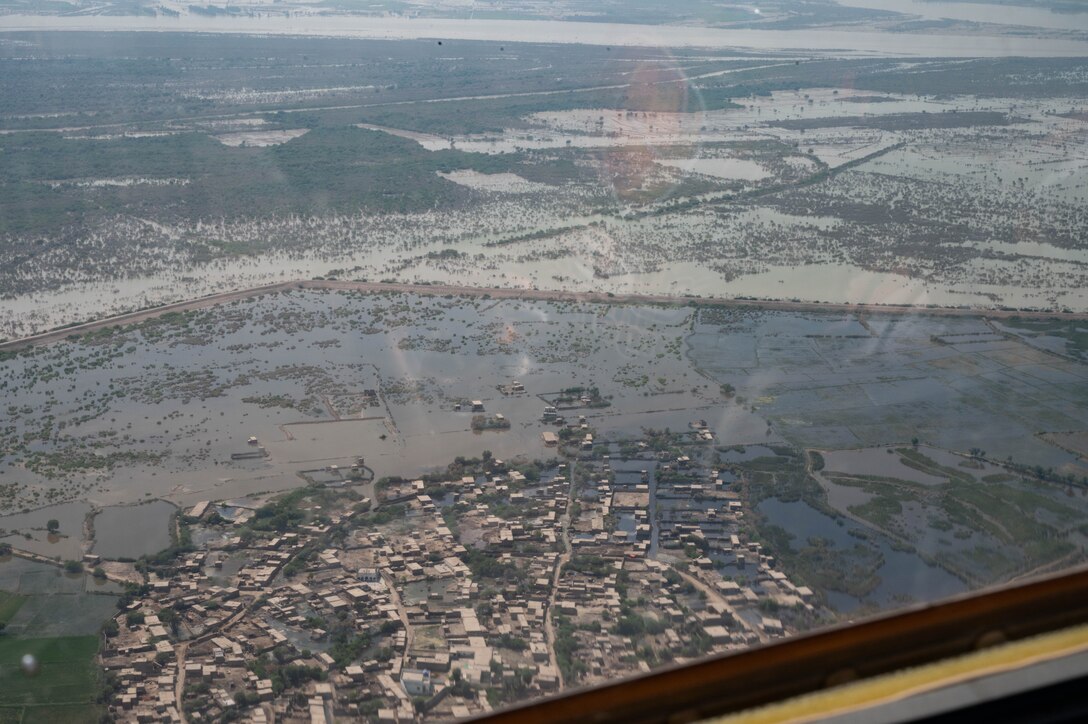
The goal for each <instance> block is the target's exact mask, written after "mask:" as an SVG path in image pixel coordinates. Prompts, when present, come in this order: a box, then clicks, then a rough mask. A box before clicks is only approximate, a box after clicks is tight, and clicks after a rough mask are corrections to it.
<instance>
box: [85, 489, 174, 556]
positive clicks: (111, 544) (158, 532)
mask: <svg viewBox="0 0 1088 724" xmlns="http://www.w3.org/2000/svg"><path fill="white" fill-rule="evenodd" d="M175 511H176V508H175V507H174V506H173V505H171V504H170V503H167V502H165V501H162V500H156V501H154V502H151V503H144V504H142V505H127V506H111V507H108V508H103V509H102V510H101V511H99V513H98V515H96V516H95V518H94V548H93V549H92V551H91V552H92V553H94V554H95V555H99V556H101V557H103V558H108V559H113V560H116V559H118V558H132V559H136V558H140V557H141V556H145V555H152V554H155V553H158V552H159V551H161V550H163V549H164V548H168V547H169V546H170V520H171V516H172V515H173V514H174V512H175Z"/></svg>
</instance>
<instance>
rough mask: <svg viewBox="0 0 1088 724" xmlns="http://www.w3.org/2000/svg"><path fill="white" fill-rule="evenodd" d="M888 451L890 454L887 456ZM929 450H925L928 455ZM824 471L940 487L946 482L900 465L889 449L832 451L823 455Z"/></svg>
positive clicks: (895, 454) (894, 453)
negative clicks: (894, 479)
mask: <svg viewBox="0 0 1088 724" xmlns="http://www.w3.org/2000/svg"><path fill="white" fill-rule="evenodd" d="M889 451H890V452H891V453H892V454H890V455H889V454H888V453H889ZM930 452H931V449H930V448H926V449H925V453H926V454H927V455H929V453H930ZM823 456H824V462H825V463H826V465H825V466H824V469H825V470H827V471H829V472H837V473H846V474H848V475H867V476H877V477H882V478H897V479H899V480H907V481H910V482H913V483H920V484H922V485H940V484H941V483H944V482H947V481H946V479H945V478H941V477H937V476H935V475H929V474H928V473H923V472H922V471H921V470H915V469H914V468H911V467H907V466H906V465H904V464H903V463H902V461H901V460H900V458H899V454H898V453H896V452H895V451H894V450H892V449H891V448H884V447H878V448H867V449H864V450H832V451H830V452H825V453H823Z"/></svg>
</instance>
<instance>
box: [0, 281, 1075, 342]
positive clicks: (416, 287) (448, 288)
mask: <svg viewBox="0 0 1088 724" xmlns="http://www.w3.org/2000/svg"><path fill="white" fill-rule="evenodd" d="M289 289H330V290H342V291H354V292H361V293H363V294H383V293H386V294H389V293H392V294H430V295H436V296H449V295H452V296H458V297H486V298H489V299H526V300H541V301H552V302H585V303H592V304H665V305H673V306H680V307H685V306H694V305H701V306H715V307H732V308H738V309H740V308H747V309H766V310H779V311H787V312H827V313H840V314H841V313H851V314H866V315H870V316H871V315H879V314H897V315H904V314H916V315H924V316H935V317H982V318H986V319H1007V318H1009V317H1022V318H1025V319H1062V320H1081V321H1088V313H1086V312H1052V311H1018V310H1011V309H981V308H961V307H917V306H909V305H892V304H860V303H859V304H832V303H818V302H791V301H782V300H755V299H727V298H721V297H692V296H679V297H678V296H671V295H667V294H613V293H602V292H570V291H562V290H558V289H526V288H514V287H466V286H457V285H451V284H402V283H389V284H386V283H380V282H353V281H336V280H330V279H305V280H297V281H290V282H278V283H276V284H266V285H264V286H259V287H251V288H249V289H239V290H236V291H232V292H222V293H219V294H211V295H208V296H206V297H199V298H197V299H191V300H188V301H182V302H174V303H172V304H165V305H163V306H161V307H153V308H151V309H144V310H140V311H137V312H129V313H126V314H119V315H116V316H113V317H106V318H104V319H98V320H95V321H92V322H87V323H84V324H78V325H73V326H70V327H64V328H62V329H56V330H53V331H50V332H43V333H42V334H37V335H33V336H31V337H24V338H22V339H15V340H10V341H7V342H2V343H0V351H6V350H18V349H23V348H26V347H34V346H39V345H45V344H51V343H53V342H58V341H61V340H63V339H67V338H68V337H70V336H71V335H75V334H86V333H88V332H94V331H97V330H99V329H103V328H104V327H110V326H115V325H126V324H138V323H140V322H143V321H146V320H148V319H154V318H156V317H161V316H163V315H165V314H169V313H171V312H188V311H191V310H194V309H206V308H208V307H214V306H217V305H220V304H227V303H229V302H233V301H237V300H239V299H249V298H251V297H259V296H262V295H265V294H275V293H278V292H284V291H287V290H289Z"/></svg>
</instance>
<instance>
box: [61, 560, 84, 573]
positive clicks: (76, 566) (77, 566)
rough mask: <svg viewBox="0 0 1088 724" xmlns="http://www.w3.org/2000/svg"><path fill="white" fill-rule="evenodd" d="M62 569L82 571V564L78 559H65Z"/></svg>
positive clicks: (71, 571)
mask: <svg viewBox="0 0 1088 724" xmlns="http://www.w3.org/2000/svg"><path fill="white" fill-rule="evenodd" d="M64 570H65V572H67V573H83V564H82V563H80V562H79V561H65V562H64Z"/></svg>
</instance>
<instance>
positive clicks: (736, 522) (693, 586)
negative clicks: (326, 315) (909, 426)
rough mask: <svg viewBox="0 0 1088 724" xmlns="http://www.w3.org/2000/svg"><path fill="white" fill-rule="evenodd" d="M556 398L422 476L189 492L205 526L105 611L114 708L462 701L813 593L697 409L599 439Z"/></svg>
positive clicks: (802, 612) (588, 675) (550, 688)
mask: <svg viewBox="0 0 1088 724" xmlns="http://www.w3.org/2000/svg"><path fill="white" fill-rule="evenodd" d="M515 384H518V383H515ZM519 386H520V385H519ZM567 402H573V404H574V405H579V404H580V405H582V406H586V405H589V404H591V403H592V402H593V398H592V397H588V396H582V398H581V399H578V398H575V399H574V400H573V401H571V400H567ZM466 406H471V407H472V408H473V410H474V411H477V412H482V408H483V405H482V404H481V403H480V401H478V400H477V401H470V402H467V403H466ZM570 418H571V419H570V420H569V421H567V420H566V419H564V418H563V417H561V416H560V414H559V412H558V411H557V409H556V407H555V406H553V405H548V406H547V407H545V409H544V411H543V414H542V415H541V419H540V421H539V422H540V424H541V426H542V427H544V428H547V429H544V430H543V432H542V436H543V439H544V441H545V443H546V445H547V448H548V449H553V450H554V453H555V454H554V457H552V458H551V459H548V460H532V461H526V460H523V459H518V460H517V461H515V462H504V461H502V460H499V459H496V458H495V457H494V456H493V455H492V454H491V453H490V452H489V451H484V452H483V453H482V455H481V456H479V457H477V458H471V459H466V458H463V457H458V458H457V459H456V460H455V461H453V462H452V463H451V464H450V465H449V467H448V469H447V470H446V472H445V474H439V475H430V476H425V477H423V478H420V479H416V480H406V479H400V478H384V479H380V480H378V481H377V482H376V483H375V484H372V485H371V486H370V487H369V488H368V487H366V486H365V485H352V484H351V483H352V482H353V480H352V479H351V476H350V475H349V476H347V484H331V483H316V484H310V485H308V486H306V487H304V488H300V489H297V490H295V491H292V492H290V493H287V494H284V495H281V496H279V497H276V498H272V499H270V500H269V501H268V502H267V503H265V504H264V505H263V506H261V507H259V508H256V509H255V510H242V509H239V508H237V507H235V506H231V505H227V504H223V503H217V502H214V501H201V502H200V503H198V504H197V505H195V506H192V507H191V508H188V509H186V510H185V511H184V513H183V515H182V516H181V518H180V523H181V525H182V526H183V527H184V530H185V535H184V538H185V539H186V540H189V541H197V540H199V541H202V542H201V543H199V544H194V543H190V544H189V545H187V546H183V547H178V548H176V549H173V550H172V551H170V552H168V553H167V554H164V555H160V556H158V557H157V558H155V559H153V560H150V561H148V564H147V566H146V572H147V581H146V583H145V584H144V585H142V586H132V587H131V588H130V592H129V594H128V595H127V596H126V597H125V598H123V599H122V605H123V609H122V610H121V611H120V612H119V613H118V614H117V616H116V617H115V618H114V620H113V621H112V622H111V623H109V624H107V626H106V627H105V630H104V637H105V642H104V644H103V648H102V650H101V654H100V660H101V665H102V667H103V668H104V669H105V671H106V676H107V681H108V685H109V690H110V691H111V692H112V693H111V694H110V699H109V712H110V715H111V717H113V718H115V719H116V720H118V721H140V722H144V721H164V720H170V721H179V722H181V721H189V722H198V721H210V720H216V721H219V720H240V721H248V722H274V721H299V722H301V721H313V722H324V721H332V720H336V719H348V720H370V721H379V722H390V723H391V722H409V721H413V722H414V721H424V720H427V721H430V720H449V719H459V718H464V717H468V716H472V715H475V714H480V713H483V712H486V711H489V710H491V709H493V708H497V707H501V706H504V705H508V704H512V703H516V702H521V701H525V700H528V699H532V698H536V697H540V696H545V695H548V694H551V693H554V692H557V691H561V690H564V689H567V688H572V687H579V686H585V685H592V684H595V683H602V682H605V681H608V680H612V679H615V678H617V677H622V676H630V675H636V674H639V673H643V672H649V671H651V670H652V669H653V668H655V667H658V666H661V665H664V664H667V663H670V662H682V661H684V660H690V659H694V658H696V657H702V656H706V655H711V654H716V653H724V652H728V651H731V650H737V649H742V648H745V647H748V646H751V645H753V644H758V643H760V642H766V641H770V640H773V639H775V638H778V637H781V636H784V635H787V634H789V633H791V632H794V631H796V630H798V629H799V628H802V627H805V626H807V625H810V624H811V623H812V622H814V621H816V620H817V619H818V618H819V617H820V616H821V607H820V604H819V602H818V601H817V600H816V598H815V597H814V594H813V592H812V591H811V590H810V589H809V588H807V587H805V586H800V585H795V584H794V583H793V582H791V581H790V580H789V578H788V576H787V574H786V573H784V572H782V571H779V570H778V569H777V568H776V566H775V564H776V561H775V560H774V558H773V556H770V555H767V554H765V553H764V552H763V550H762V545H761V543H759V542H758V541H756V540H753V539H752V536H751V535H750V532H751V530H752V529H751V528H749V527H747V526H746V521H745V510H744V504H743V498H742V496H741V495H740V494H739V492H738V490H739V485H740V481H739V480H738V478H737V477H736V476H735V475H733V474H731V473H729V472H728V471H727V470H725V469H723V468H721V467H720V466H718V465H716V461H717V460H718V459H719V458H720V455H719V453H718V452H716V447H715V446H714V444H713V443H714V442H715V437H714V433H713V432H712V431H711V430H709V429H708V428H707V426H706V423H705V421H701V420H696V421H692V423H691V425H690V428H689V430H687V431H683V432H673V433H659V432H654V431H646V434H645V435H644V436H642V437H641V438H640V439H633V440H618V441H617V440H612V441H609V442H595V438H594V430H593V429H592V428H591V427H590V426H589V424H588V423H587V422H586V418H585V416H583V415H571V416H570ZM494 419H495V417H494V416H491V417H488V418H487V420H489V421H493V420H494ZM499 419H500V420H501V418H499ZM250 442H251V443H254V442H255V441H252V440H251V441H250ZM358 465H360V466H361V465H362V461H361V460H360V461H359V464H358ZM326 477H327V478H328V479H330V480H331V479H333V478H339V477H344V476H343V475H341V474H340V472H339V471H337V472H336V473H335V474H330V475H328V476H326ZM355 482H357V481H355ZM368 491H373V492H372V494H373V496H374V497H373V499H372V498H370V497H367V496H366V495H364V494H363V493H364V492H368ZM172 554H176V557H171V555H172ZM723 572H724V573H723ZM736 572H739V573H736Z"/></svg>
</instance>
